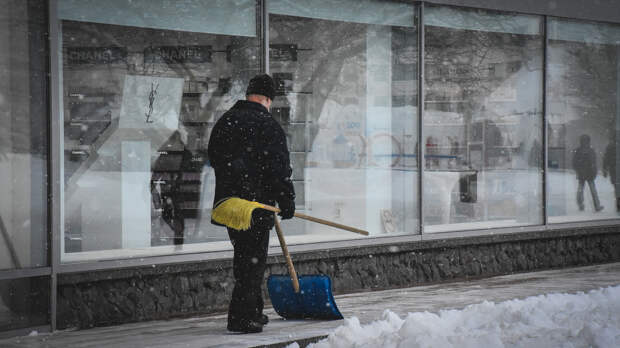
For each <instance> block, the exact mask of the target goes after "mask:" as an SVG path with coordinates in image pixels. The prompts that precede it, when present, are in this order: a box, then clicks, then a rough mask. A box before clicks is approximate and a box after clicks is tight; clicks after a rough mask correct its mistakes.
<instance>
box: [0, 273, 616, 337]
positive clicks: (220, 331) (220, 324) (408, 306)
mask: <svg viewBox="0 0 620 348" xmlns="http://www.w3.org/2000/svg"><path fill="white" fill-rule="evenodd" d="M618 284H620V263H613V264H605V265H598V266H589V267H580V268H571V269H563V270H553V271H544V272H535V273H521V274H513V275H508V276H501V277H494V278H487V279H480V280H473V281H468V282H456V283H443V284H436V285H427V286H418V287H413V288H407V289H397V290H387V291H376V292H365V293H356V294H350V295H342V296H336V303H337V304H338V307H339V308H340V310H341V312H342V314H343V315H344V316H345V318H346V317H351V316H356V317H358V318H359V319H360V322H362V323H368V322H371V321H374V320H378V319H380V318H381V314H382V313H383V311H384V310H385V309H390V310H391V311H393V312H395V313H397V314H399V315H400V316H401V317H403V316H404V315H405V314H406V313H408V312H419V311H437V310H439V309H447V308H462V307H464V306H466V305H469V304H473V303H479V302H482V301H484V300H489V301H494V302H499V301H505V300H509V299H513V298H525V297H528V296H534V295H540V294H546V293H557V292H571V293H573V292H577V291H588V290H592V289H597V288H600V287H606V286H611V285H618ZM266 313H267V315H269V317H270V318H271V322H270V323H269V325H267V326H266V327H265V331H264V332H263V333H260V334H249V335H240V334H231V333H228V332H227V331H226V325H225V324H226V316H225V315H217V316H203V317H195V318H190V319H176V320H167V321H153V322H145V323H136V324H126V325H120V326H114V327H105V328H94V329H90V330H82V331H60V332H55V333H53V334H40V335H38V336H34V337H16V338H12V339H5V340H0V347H6V348H15V347H58V348H74V347H93V348H94V347H104V348H116V347H162V348H163V347H166V348H167V347H200V348H203V347H256V346H271V347H281V346H284V345H285V343H286V342H291V341H295V340H304V339H308V338H313V337H322V336H325V335H327V334H329V333H330V332H331V331H333V330H334V329H335V328H336V327H338V326H339V325H342V323H343V322H342V321H341V320H338V321H293V320H290V321H286V320H282V319H280V318H279V317H278V316H277V314H275V313H274V312H273V310H271V309H270V310H268V311H266ZM302 346H303V345H302Z"/></svg>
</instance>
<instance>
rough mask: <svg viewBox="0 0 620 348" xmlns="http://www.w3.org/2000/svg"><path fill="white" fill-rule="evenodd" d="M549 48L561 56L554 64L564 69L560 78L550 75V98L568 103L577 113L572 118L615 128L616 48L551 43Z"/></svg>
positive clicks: (559, 42) (602, 45)
mask: <svg viewBox="0 0 620 348" xmlns="http://www.w3.org/2000/svg"><path fill="white" fill-rule="evenodd" d="M550 46H551V47H552V50H553V51H552V52H554V53H556V54H558V56H557V57H554V58H556V59H554V62H555V61H556V60H557V63H560V64H562V66H563V69H562V74H561V75H560V76H554V75H551V78H550V86H551V87H552V88H551V89H550V90H551V98H550V99H551V100H552V101H558V102H559V101H561V102H564V103H566V102H568V104H569V105H570V106H571V107H572V108H573V110H574V111H576V112H577V113H578V114H576V115H573V119H574V118H587V119H590V120H592V119H593V118H594V119H596V122H591V123H592V124H593V126H598V127H600V129H601V130H606V129H615V118H616V115H615V103H616V93H617V86H616V81H617V79H618V73H617V71H616V64H617V59H618V54H617V47H616V46H614V45H604V44H587V43H583V42H569V41H551V42H550ZM564 116H569V115H564ZM567 121H571V120H570V119H569V120H567Z"/></svg>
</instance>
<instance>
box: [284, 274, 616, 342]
mask: <svg viewBox="0 0 620 348" xmlns="http://www.w3.org/2000/svg"><path fill="white" fill-rule="evenodd" d="M288 347H290V348H293V347H295V348H296V347H299V346H298V345H297V343H293V344H291V345H289V346H288ZM308 347H312V348H331V347H334V348H346V347H355V348H363V347H369V348H370V347H381V348H396V347H399V348H400V347H402V348H404V347H407V348H414V347H601V348H605V347H609V348H612V347H620V286H615V287H608V288H601V289H598V290H592V291H590V292H588V293H577V294H549V295H540V296H534V297H528V298H526V299H524V300H510V301H505V302H500V303H494V302H488V301H485V302H482V303H479V304H473V305H469V306H467V307H465V308H464V309H462V310H440V311H439V312H438V313H429V312H416V313H409V314H408V315H407V316H406V317H405V318H404V319H402V318H400V317H399V316H398V315H397V314H395V313H393V312H391V311H390V310H386V311H385V312H384V313H383V318H382V319H381V320H377V321H374V322H371V323H369V324H368V325H361V324H360V321H359V320H358V318H357V317H352V318H350V319H347V320H345V324H344V325H342V326H340V327H338V328H337V329H336V330H335V331H334V332H333V333H332V334H330V335H329V337H328V338H326V339H324V340H322V341H319V342H317V343H316V344H313V345H310V346H308Z"/></svg>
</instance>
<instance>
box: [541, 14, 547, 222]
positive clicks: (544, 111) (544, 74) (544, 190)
mask: <svg viewBox="0 0 620 348" xmlns="http://www.w3.org/2000/svg"><path fill="white" fill-rule="evenodd" d="M547 21H548V17H547V16H544V17H543V23H542V33H543V57H542V58H543V66H542V69H543V71H542V148H543V164H542V170H543V173H542V175H543V177H542V218H543V221H542V222H543V225H547V224H548V222H549V219H548V216H547V194H548V192H547V175H548V173H549V168H548V163H549V149H548V144H549V143H548V141H549V139H548V133H549V132H548V129H547V127H548V125H547V122H548V118H547V61H548V57H547V53H548V51H547V45H548V43H549V40H548V37H547Z"/></svg>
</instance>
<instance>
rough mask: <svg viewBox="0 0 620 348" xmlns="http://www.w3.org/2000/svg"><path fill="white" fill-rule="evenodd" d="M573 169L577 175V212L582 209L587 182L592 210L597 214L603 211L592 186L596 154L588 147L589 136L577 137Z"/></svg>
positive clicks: (594, 176)
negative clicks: (577, 143)
mask: <svg viewBox="0 0 620 348" xmlns="http://www.w3.org/2000/svg"><path fill="white" fill-rule="evenodd" d="M573 168H574V169H575V173H577V181H578V185H579V186H577V205H578V206H579V210H583V209H584V205H583V186H584V184H585V183H586V182H588V186H589V187H590V193H591V194H592V202H593V203H594V210H595V211H596V212H599V211H601V210H603V208H604V207H603V206H602V205H601V202H600V201H599V199H598V193H597V192H596V186H595V185H594V179H595V178H596V171H597V168H596V154H595V153H594V150H593V149H592V147H590V136H589V135H587V134H582V135H581V136H580V137H579V147H578V148H577V149H575V154H574V155H573Z"/></svg>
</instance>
